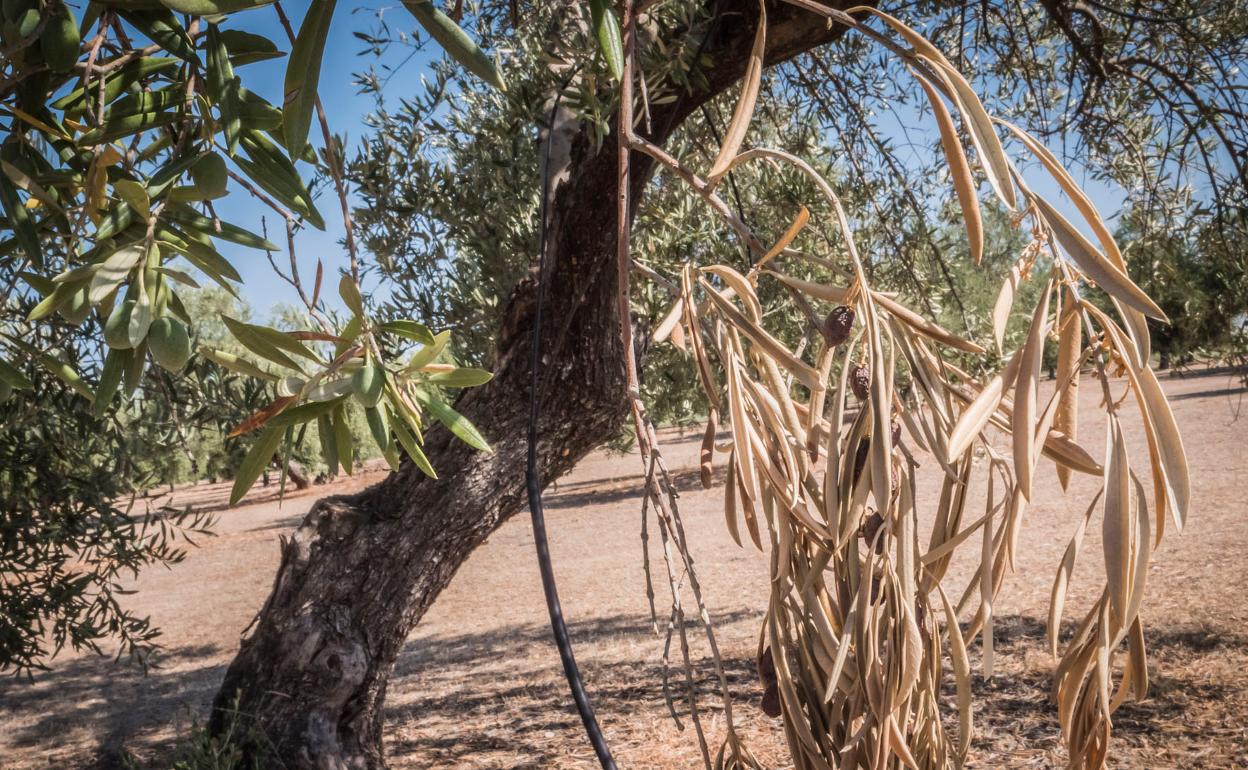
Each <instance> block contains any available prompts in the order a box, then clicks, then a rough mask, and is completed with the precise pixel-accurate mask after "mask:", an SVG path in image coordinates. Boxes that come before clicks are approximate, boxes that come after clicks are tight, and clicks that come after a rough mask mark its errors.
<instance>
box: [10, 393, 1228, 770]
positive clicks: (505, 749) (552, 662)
mask: <svg viewBox="0 0 1248 770" xmlns="http://www.w3.org/2000/svg"><path fill="white" fill-rule="evenodd" d="M1164 385H1165V389H1166V391H1167V393H1168V394H1170V395H1171V397H1172V399H1173V403H1174V407H1175V412H1176V415H1177V418H1178V420H1179V423H1180V425H1181V426H1182V427H1183V429H1184V431H1185V435H1187V436H1188V437H1189V438H1188V449H1189V453H1190V455H1191V461H1192V475H1193V479H1194V482H1195V484H1194V499H1193V506H1192V511H1193V514H1192V515H1193V525H1194V527H1195V529H1194V530H1193V532H1197V531H1198V532H1199V537H1195V536H1192V537H1186V536H1179V537H1175V538H1172V539H1169V540H1168V543H1167V545H1166V546H1165V547H1164V548H1163V549H1162V550H1161V551H1160V552H1159V553H1158V554H1157V555H1156V557H1155V562H1154V564H1153V567H1152V574H1151V575H1150V590H1149V595H1148V597H1147V599H1146V601H1145V605H1144V614H1145V617H1146V619H1147V620H1148V621H1149V624H1148V632H1147V641H1148V645H1149V658H1150V663H1151V668H1152V675H1153V683H1152V684H1153V686H1152V689H1151V691H1150V695H1149V698H1148V699H1147V700H1146V701H1144V702H1143V703H1138V704H1134V703H1129V704H1126V705H1124V706H1123V707H1122V709H1121V710H1120V711H1119V712H1118V713H1116V714H1115V718H1114V727H1115V733H1114V742H1113V744H1112V746H1111V766H1113V767H1119V768H1157V767H1175V766H1184V767H1188V768H1242V767H1245V766H1248V633H1245V631H1244V629H1245V628H1248V570H1244V569H1243V568H1242V560H1243V554H1244V553H1246V552H1248V501H1246V500H1248V495H1246V494H1245V487H1246V485H1248V454H1246V453H1245V452H1244V451H1243V446H1244V443H1245V439H1246V438H1248V421H1245V420H1241V421H1239V422H1232V418H1233V409H1234V404H1233V403H1232V402H1230V401H1228V398H1227V395H1226V393H1225V391H1224V388H1225V387H1226V385H1227V378H1226V377H1225V375H1205V376H1199V377H1192V378H1188V379H1183V380H1169V379H1167V380H1165V381H1164ZM1081 391H1082V393H1083V394H1084V398H1087V399H1089V400H1090V399H1091V398H1093V397H1094V395H1095V391H1096V389H1095V388H1090V387H1087V388H1081ZM1239 397H1240V396H1239V395H1238V394H1236V395H1232V398H1233V399H1237V398H1239ZM1087 406H1088V407H1089V408H1088V409H1084V410H1081V411H1082V414H1084V415H1094V414H1095V411H1096V410H1095V409H1093V408H1092V407H1093V406H1095V405H1094V404H1093V403H1091V402H1090V401H1089V403H1088V404H1087ZM1081 427H1083V428H1085V429H1086V430H1087V431H1088V432H1087V435H1098V434H1097V433H1095V432H1094V431H1097V430H1099V429H1101V428H1103V425H1100V426H1098V425H1096V424H1094V423H1092V422H1088V423H1087V424H1086V425H1084V426H1081ZM664 438H665V441H664V451H665V454H666V456H667V458H668V460H669V462H670V463H671V465H672V468H673V470H674V471H676V472H677V484H678V487H679V488H680V490H681V493H682V497H681V504H682V511H683V512H684V515H685V518H686V524H687V526H688V527H689V528H690V530H691V532H690V537H691V541H692V542H694V543H695V544H696V550H695V554H694V555H695V556H696V557H697V559H698V564H699V566H700V570H701V573H702V578H703V582H704V585H705V590H706V594H707V597H708V601H709V602H710V604H711V606H712V609H713V611H714V613H715V617H716V620H717V621H719V629H720V642H721V645H722V647H723V650H724V656H725V660H726V663H727V666H728V675H729V679H730V684H731V686H732V688H733V690H734V691H736V692H740V693H741V694H742V697H743V698H744V699H745V700H746V701H747V704H746V706H745V709H744V711H745V713H743V714H739V715H738V722H739V728H740V729H741V731H742V732H743V734H744V737H745V738H746V740H747V741H748V743H749V745H750V746H751V747H752V748H753V749H754V750H755V751H756V753H757V754H758V755H759V757H760V759H762V760H764V761H765V762H766V763H768V764H769V765H770V766H774V767H782V766H784V765H783V763H784V762H786V761H787V760H786V756H787V750H786V748H785V746H784V740H783V735H782V734H781V732H780V730H779V721H778V720H771V719H768V718H766V717H764V716H763V715H762V713H761V712H760V711H759V710H758V709H757V708H755V706H756V705H757V703H758V701H759V698H760V696H761V690H760V689H759V687H758V684H757V678H756V675H755V674H754V673H753V663H752V657H753V654H754V650H755V645H756V643H757V634H758V629H759V623H760V622H761V610H760V609H759V608H760V607H762V606H763V600H764V599H765V597H766V565H765V564H764V563H763V560H762V557H761V555H759V554H758V553H757V552H755V551H753V550H752V549H749V550H746V549H739V548H737V546H736V545H735V544H733V543H732V541H731V540H730V539H729V538H728V536H727V534H726V533H725V532H724V527H723V516H722V498H721V497H720V494H721V493H720V489H719V487H718V485H717V487H716V488H715V489H712V490H709V491H702V490H701V489H700V487H699V485H698V482H697V449H698V444H699V440H700V436H699V435H696V434H694V433H690V434H688V435H686V436H685V437H684V438H683V439H682V438H681V437H680V436H678V435H676V434H674V433H667V434H665V436H664ZM1127 438H1128V442H1129V443H1130V446H1131V448H1132V449H1133V450H1135V449H1136V448H1138V447H1139V446H1140V445H1141V442H1142V438H1141V436H1140V435H1138V434H1131V433H1129V434H1128V437H1127ZM639 470H640V464H639V462H638V460H637V458H635V457H609V456H606V455H604V454H602V453H598V454H595V455H594V456H592V457H591V458H589V459H588V460H586V461H585V462H583V463H582V464H581V465H580V466H578V468H577V469H576V471H574V472H573V473H572V474H571V475H570V476H569V477H567V478H566V479H565V480H564V482H563V483H562V484H560V485H559V488H558V489H557V490H552V492H551V494H550V496H549V503H548V508H549V510H548V516H549V518H550V526H551V530H552V532H551V534H552V538H553V542H552V548H553V550H554V558H555V565H556V569H557V570H558V573H559V577H560V581H561V582H560V589H561V593H562V595H563V598H564V605H565V612H566V613H567V615H568V617H569V618H570V619H571V620H572V633H573V636H574V639H575V640H576V642H577V645H578V646H577V656H578V659H579V660H580V662H581V664H582V668H583V669H584V671H585V673H586V675H587V677H588V681H589V687H590V689H591V692H592V694H593V696H594V699H595V703H596V706H597V709H598V711H599V715H600V717H601V718H602V720H603V722H604V725H605V729H606V731H607V735H608V738H609V739H610V740H611V742H612V745H613V748H614V749H615V750H616V752H617V754H618V756H619V759H620V762H621V766H622V767H629V768H681V769H682V770H683V769H685V768H691V767H696V766H697V764H698V763H699V758H698V754H697V748H696V744H695V742H694V739H693V737H692V735H690V734H689V732H688V731H686V732H684V733H681V732H680V731H678V730H677V729H676V728H675V727H674V726H673V725H672V722H671V720H670V718H669V717H668V716H667V714H666V709H665V706H664V700H663V697H662V692H661V687H660V676H659V666H658V658H659V652H660V649H659V642H658V641H657V640H656V638H655V637H654V635H653V633H652V632H651V631H650V629H649V621H648V610H647V607H646V599H645V592H644V583H643V579H642V575H641V559H640V545H639V542H638V537H637V535H638V524H639V507H640V482H639V480H638V478H637V475H638V472H639ZM1088 481H1089V482H1090V483H1094V480H1091V479H1089V480H1088ZM721 482H722V479H721ZM349 483H350V484H358V483H360V482H358V481H354V482H349ZM1037 484H1038V485H1039V489H1041V490H1043V494H1041V495H1038V497H1040V498H1041V500H1042V502H1038V503H1037V504H1036V505H1035V506H1034V507H1033V508H1032V509H1031V510H1030V511H1029V513H1028V516H1027V519H1026V521H1025V524H1024V526H1025V528H1024V531H1023V540H1022V542H1023V543H1024V546H1025V547H1024V548H1023V549H1022V553H1021V554H1020V564H1019V572H1018V574H1017V575H1016V576H1012V577H1011V578H1010V579H1009V581H1008V582H1007V584H1006V587H1005V590H1004V592H1003V597H1002V601H1001V602H1000V603H999V605H998V608H997V609H998V612H999V613H1000V614H999V616H998V627H997V633H998V635H997V671H996V675H995V676H994V677H993V678H992V680H991V681H987V682H985V681H983V680H982V679H980V678H978V677H977V678H976V681H975V694H976V701H977V706H976V707H977V712H976V725H977V737H976V741H975V744H974V746H973V748H972V752H971V759H970V763H969V764H970V766H972V767H981V768H997V767H1037V768H1047V767H1060V766H1062V764H1061V763H1062V761H1063V757H1064V752H1063V750H1062V749H1061V747H1060V744H1059V741H1058V728H1057V725H1056V723H1055V720H1054V717H1053V710H1052V707H1051V705H1050V704H1049V703H1048V700H1047V697H1048V688H1049V686H1050V677H1051V672H1052V667H1053V661H1052V659H1051V658H1050V657H1049V655H1048V652H1047V650H1046V646H1045V641H1044V628H1043V622H1044V615H1045V612H1046V607H1047V602H1048V592H1049V587H1050V580H1051V577H1052V570H1053V568H1054V565H1055V564H1056V563H1057V561H1058V559H1059V557H1060V555H1061V551H1062V549H1063V548H1064V547H1065V543H1066V540H1067V538H1068V536H1069V531H1070V529H1071V528H1072V527H1073V525H1074V520H1075V517H1076V516H1078V515H1079V513H1081V511H1082V504H1080V503H1079V501H1080V500H1086V499H1087V496H1088V491H1087V490H1086V489H1079V488H1072V490H1071V491H1070V492H1068V493H1066V494H1062V493H1061V492H1060V491H1059V489H1058V486H1057V481H1056V477H1055V475H1054V474H1053V471H1052V469H1051V466H1050V465H1047V464H1046V466H1045V469H1044V470H1043V472H1042V473H1041V474H1040V475H1039V477H1038V479H1037ZM932 489H933V487H932V485H931V484H930V482H928V483H927V484H923V483H921V485H920V494H921V497H922V495H923V494H924V490H927V492H929V493H930V491H931V490H932ZM207 491H208V490H206V489H205V488H204V486H201V487H199V488H197V489H195V490H194V493H195V494H196V495H204V493H205V492H207ZM258 491H261V492H262V491H263V490H258ZM328 491H331V490H329V489H326V488H319V489H318V490H317V492H319V493H323V492H328ZM332 491H341V490H340V489H337V488H335V489H333V490H332ZM226 493H228V489H227V488H225V485H220V488H219V494H226ZM313 499H314V497H313V496H310V495H305V496H302V497H298V498H293V499H288V500H287V502H286V503H285V506H284V507H283V508H282V509H280V510H279V509H278V507H277V506H276V504H275V503H273V502H271V501H268V502H262V503H260V504H257V505H248V506H247V507H243V508H238V509H234V510H230V511H226V512H224V513H223V514H222V517H221V523H220V528H219V529H220V535H219V536H218V537H217V538H214V539H212V540H209V541H207V542H205V543H203V544H202V545H203V547H202V548H200V549H199V550H197V551H195V552H193V553H192V554H191V556H190V558H189V559H188V560H187V562H186V563H184V564H182V565H179V566H178V567H176V568H175V569H174V570H171V571H163V570H162V571H153V572H151V573H148V574H146V575H144V576H143V577H142V578H141V579H140V581H139V587H140V588H141V593H140V594H138V595H137V596H136V598H135V601H136V602H137V603H138V606H140V607H141V608H142V609H144V610H146V611H149V612H151V613H152V615H153V617H154V619H155V620H156V621H157V622H158V623H159V624H160V625H162V626H163V627H164V628H165V630H166V637H165V643H166V645H167V647H168V655H167V658H166V660H165V662H164V666H163V667H162V668H161V669H159V670H156V671H154V672H153V673H152V674H151V675H149V676H148V677H143V676H141V675H139V674H137V673H134V672H130V671H126V670H124V669H120V668H118V667H115V666H113V665H112V664H110V663H109V662H108V661H106V660H99V659H94V658H77V657H74V656H66V657H64V658H62V659H61V660H59V661H57V665H56V667H55V669H54V670H53V671H52V672H51V673H48V674H44V675H41V676H38V677H36V679H35V681H34V682H33V683H27V682H24V681H12V680H10V681H5V682H3V683H0V724H3V725H4V729H3V730H0V768H5V769H6V770H8V769H9V768H13V769H14V770H16V769H17V768H44V767H58V768H59V767H69V768H74V767H112V766H120V763H119V759H118V756H119V753H118V752H119V748H120V747H122V746H126V747H128V748H129V749H130V750H132V751H133V752H134V753H135V754H137V755H139V756H140V757H142V758H144V759H146V760H152V761H153V762H154V761H156V760H158V759H159V757H160V756H161V755H162V753H163V752H167V751H168V750H169V747H170V745H171V742H172V741H173V740H175V739H176V737H177V735H178V733H179V732H183V731H185V729H186V728H187V726H188V725H189V723H190V720H191V716H192V715H197V716H198V717H200V718H202V717H203V715H204V713H205V709H206V707H207V704H208V702H209V700H210V699H211V697H212V694H213V692H214V689H215V687H216V684H217V683H218V681H219V679H220V676H221V672H222V670H223V668H224V666H225V665H226V664H227V663H228V662H229V659H230V656H231V654H232V652H233V650H234V649H235V648H236V646H237V637H238V634H239V632H240V631H241V630H242V629H243V627H244V626H246V624H247V622H248V621H249V620H250V619H251V617H252V615H253V614H254V613H255V611H256V609H257V608H258V607H259V605H260V603H261V602H262V601H263V599H264V596H265V595H266V593H267V591H268V589H269V585H270V581H271V580H272V575H273V571H274V569H275V568H276V563H277V544H276V540H277V536H278V534H280V533H282V532H284V531H287V530H288V529H289V528H291V527H292V526H293V525H294V523H295V522H296V521H297V520H298V518H299V516H300V515H301V514H302V513H303V511H305V510H306V509H307V507H308V505H309V504H310V503H311V501H312V500H313ZM204 502H206V503H210V502H211V495H208V496H207V497H205V498H204ZM1076 508H1079V510H1076ZM1093 535H1095V533H1093ZM1088 547H1089V548H1090V549H1099V543H1098V542H1096V541H1095V539H1093V540H1090V541H1089V543H1088ZM1096 561H1097V560H1096V559H1088V560H1087V561H1086V563H1081V564H1080V566H1079V568H1078V570H1077V572H1076V586H1075V591H1074V593H1073V595H1072V598H1071V602H1072V605H1071V606H1072V607H1075V608H1077V607H1080V606H1086V604H1087V602H1089V601H1091V599H1092V598H1093V596H1092V594H1093V591H1092V589H1093V588H1094V587H1095V584H1096V583H1097V581H1099V579H1100V576H1099V575H1097V574H1095V572H1094V571H1093V570H1094V566H1095V563H1096ZM956 569H957V567H956V566H955V571H956ZM1081 587H1086V588H1087V590H1086V591H1083V592H1081V591H1080V588H1081ZM1068 617H1069V616H1068ZM692 637H696V635H694V634H691V638H692ZM695 651H696V652H698V653H699V654H704V652H705V651H704V650H703V649H702V648H701V647H696V648H695ZM971 654H972V663H973V665H977V663H978V661H977V655H978V652H977V647H972V649H971ZM703 673H704V675H705V679H704V684H705V685H706V687H707V692H708V694H709V693H710V689H709V688H710V687H711V685H712V681H711V678H710V670H709V667H704V668H703ZM947 697H951V693H949V694H948V695H947ZM704 701H705V702H706V703H708V704H709V703H712V702H713V699H712V698H706V699H704ZM389 703H390V712H389V719H390V722H391V725H390V729H389V742H388V750H389V752H390V756H391V758H392V760H391V764H392V766H393V767H396V768H413V769H414V768H430V767H438V768H443V767H447V768H498V769H500V770H501V769H502V768H521V767H524V768H586V769H588V768H591V767H593V762H592V756H591V755H590V753H589V751H588V749H587V747H586V745H585V743H584V741H583V738H582V735H581V733H580V725H579V721H578V720H577V717H576V715H575V713H574V712H573V710H572V708H571V706H570V705H569V702H568V699H567V697H566V685H565V683H564V681H563V678H562V672H561V670H560V668H559V662H558V658H557V656H556V655H555V652H554V650H553V648H552V646H551V645H550V643H549V631H548V628H547V626H546V619H545V608H544V606H543V604H542V601H541V590H540V582H539V580H538V575H537V569H536V566H535V565H534V562H533V547H532V538H531V535H530V533H529V528H528V522H527V520H526V519H525V518H524V517H517V518H516V519H514V520H513V521H511V522H509V523H508V524H507V525H506V526H504V527H503V528H502V529H501V530H500V531H499V532H498V533H497V534H496V535H495V536H494V537H493V538H492V539H491V541H490V542H489V543H488V544H486V545H485V546H484V547H483V548H481V549H480V550H479V551H478V552H477V553H476V554H474V555H473V557H472V558H471V559H470V560H469V562H468V563H467V564H466V565H465V566H464V568H463V569H462V570H461V571H460V574H459V575H458V576H457V578H456V580H455V582H454V583H453V584H452V586H451V587H450V588H449V589H448V590H447V591H446V593H445V594H444V595H443V596H442V597H441V599H440V600H439V601H438V603H437V604H436V605H435V606H434V608H433V610H432V611H431V612H430V613H429V615H428V617H426V618H425V620H424V622H423V623H422V624H421V626H420V628H419V629H418V630H417V631H416V632H415V633H414V634H413V635H412V639H411V642H410V645H409V649H408V651H407V652H406V653H405V655H404V656H403V658H402V659H401V660H400V662H399V667H398V670H397V671H396V673H395V676H394V678H393V680H392V682H391V686H390V695H389ZM708 721H709V723H710V725H711V728H712V732H713V733H715V732H716V731H717V730H718V729H719V728H720V727H722V725H721V724H720V723H719V722H718V721H717V720H715V719H714V718H713V717H712V718H711V719H710V720H708Z"/></svg>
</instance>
